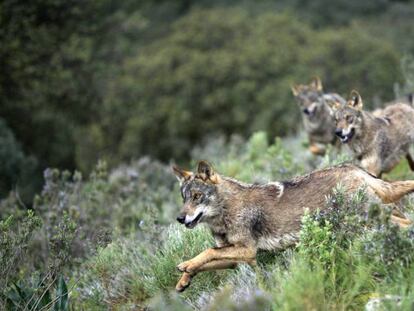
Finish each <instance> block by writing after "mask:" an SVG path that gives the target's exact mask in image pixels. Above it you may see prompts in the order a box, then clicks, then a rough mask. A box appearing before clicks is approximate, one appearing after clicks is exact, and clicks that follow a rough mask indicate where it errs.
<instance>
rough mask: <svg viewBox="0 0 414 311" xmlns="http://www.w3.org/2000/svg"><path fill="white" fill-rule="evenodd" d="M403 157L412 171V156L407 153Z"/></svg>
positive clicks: (413, 162) (413, 165) (413, 161)
mask: <svg viewBox="0 0 414 311" xmlns="http://www.w3.org/2000/svg"><path fill="white" fill-rule="evenodd" d="M405 158H406V159H407V161H408V165H409V166H410V169H411V171H414V160H413V157H412V156H411V154H410V153H407V155H406V156H405Z"/></svg>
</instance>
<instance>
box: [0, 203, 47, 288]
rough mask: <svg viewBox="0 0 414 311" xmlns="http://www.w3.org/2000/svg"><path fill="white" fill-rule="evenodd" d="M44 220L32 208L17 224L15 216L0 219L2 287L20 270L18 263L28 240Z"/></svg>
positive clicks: (0, 272)
mask: <svg viewBox="0 0 414 311" xmlns="http://www.w3.org/2000/svg"><path fill="white" fill-rule="evenodd" d="M41 225H42V221H41V219H40V218H39V217H38V216H35V214H34V212H33V211H32V210H29V211H27V216H26V217H24V218H23V220H22V221H21V222H20V223H19V224H16V222H15V221H14V217H13V216H12V215H11V216H9V217H8V218H6V219H4V220H1V221H0V233H1V234H0V263H1V267H0V287H1V288H4V287H5V286H6V285H7V284H8V281H9V277H10V276H12V277H13V274H15V273H17V272H18V263H19V262H20V261H21V260H22V258H23V256H24V255H25V254H26V251H27V248H28V242H29V240H30V239H31V238H32V236H33V234H34V232H35V231H36V230H37V229H38V228H39V227H41Z"/></svg>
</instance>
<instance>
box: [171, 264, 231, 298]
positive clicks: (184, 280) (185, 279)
mask: <svg viewBox="0 0 414 311" xmlns="http://www.w3.org/2000/svg"><path fill="white" fill-rule="evenodd" d="M236 267H237V262H236V261H232V260H225V259H224V260H214V261H210V262H209V263H206V264H205V265H202V266H201V267H200V268H199V269H197V271H195V272H192V273H188V272H184V273H183V274H182V276H181V278H180V280H179V281H178V283H177V285H176V286H175V289H176V291H178V292H182V291H184V290H185V289H186V288H187V287H188V286H189V285H190V283H191V279H192V278H193V277H194V276H195V275H196V274H198V273H199V272H204V271H211V270H220V269H234V268H236Z"/></svg>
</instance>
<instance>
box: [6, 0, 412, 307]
mask: <svg viewBox="0 0 414 311" xmlns="http://www.w3.org/2000/svg"><path fill="white" fill-rule="evenodd" d="M413 13H414V4H413V2H412V1H403V0H401V1H386V0H373V1H369V2H363V1H357V0H348V1H344V0H340V1H334V2H332V1H327V0H314V1H303V0H293V1H291V0H289V1H288V0H282V1H277V2H276V1H270V0H263V1H259V2H258V1H249V0H246V1H234V0H213V1H206V0H176V1H153V0H146V1H132V0H126V1H113V0H101V1H94V0H84V1H71V0H69V1H68V0H66V1H63V0H48V1H44V0H35V1H30V2H28V1H21V0H3V1H2V2H1V3H0V15H1V17H0V43H1V44H0V68H1V74H0V309H1V310H3V309H5V310H22V309H23V310H52V309H53V310H136V309H144V308H149V309H150V310H177V311H178V310H194V309H195V310H198V309H203V310H252V309H257V310H333V309H334V310H335V309H341V310H343V309H352V310H354V309H356V310H362V309H364V307H365V305H366V304H367V303H368V304H375V303H378V304H380V305H381V306H382V307H383V309H386V310H412V309H413V306H414V298H413V297H414V282H413V280H414V255H413V254H414V231H413V229H412V228H411V229H406V230H400V229H399V228H396V227H395V226H393V225H392V224H390V223H389V221H388V219H389V217H390V214H389V213H390V210H389V208H390V207H389V206H383V205H378V204H376V203H374V202H369V201H368V200H367V198H366V197H365V194H364V189H360V191H359V192H358V193H356V194H355V195H353V196H349V195H348V194H346V193H344V192H343V190H342V189H341V186H340V185H338V186H337V188H336V190H335V192H334V193H333V195H332V197H329V198H327V202H326V204H327V209H325V210H324V212H323V213H322V212H318V213H315V214H306V215H305V216H304V218H303V220H302V221H303V228H302V231H301V233H300V242H299V243H298V245H297V247H295V248H291V249H287V250H285V251H282V252H260V253H259V254H258V266H257V267H254V268H253V267H250V266H248V265H245V264H240V265H239V266H238V267H237V269H235V270H226V271H217V272H208V273H207V272H206V273H201V274H200V275H198V276H197V277H195V278H194V280H193V281H192V284H191V287H189V288H188V289H187V290H186V291H185V292H184V293H182V294H177V293H175V292H174V286H175V283H176V282H177V280H178V278H179V275H180V274H179V273H178V271H177V270H176V269H175V267H176V265H177V264H178V263H180V262H181V261H183V260H186V259H188V258H190V257H192V256H194V255H196V254H197V253H199V252H200V251H202V250H203V249H205V248H207V247H209V246H211V245H213V239H212V237H211V235H210V233H209V232H208V230H206V228H205V227H203V226H199V227H197V228H195V229H194V230H188V229H186V228H184V227H183V226H180V225H178V224H176V223H175V221H174V220H175V218H176V216H177V213H178V211H179V209H180V206H181V204H182V202H181V198H180V194H179V188H178V183H177V181H176V179H175V177H174V176H173V174H172V173H171V170H170V167H169V164H167V163H171V162H178V163H180V164H182V165H183V166H186V167H191V165H194V164H195V161H197V160H199V159H207V160H209V161H211V162H212V163H214V165H215V167H216V169H217V171H218V172H220V173H222V174H224V175H226V176H232V177H235V178H238V179H240V180H243V181H246V182H266V181H269V180H285V179H288V178H291V177H293V176H296V175H299V174H304V173H306V172H308V171H310V170H311V169H315V168H322V167H326V166H330V165H334V164H337V163H341V162H343V161H346V160H348V159H349V157H348V156H347V155H346V154H338V152H337V151H336V150H334V149H333V148H331V149H329V151H328V153H327V154H326V155H325V157H323V158H314V157H312V156H311V155H310V153H309V152H308V151H307V149H306V143H307V142H306V138H305V135H304V133H303V132H302V131H301V130H300V126H298V124H299V120H300V112H299V111H298V109H297V106H296V104H295V103H294V100H293V97H292V95H291V92H290V84H291V83H293V82H299V83H304V82H307V81H308V80H309V79H310V78H311V76H313V75H319V76H320V77H321V78H322V81H323V84H324V87H325V88H326V90H329V91H336V92H338V93H340V94H342V95H344V96H346V95H347V93H348V92H349V91H350V90H351V89H353V88H356V89H358V90H359V91H360V93H361V94H362V96H363V98H364V102H365V103H366V104H367V106H368V107H370V108H372V107H374V106H378V105H381V103H382V102H384V101H387V100H391V99H393V98H394V97H396V96H402V95H404V94H406V93H408V92H414V76H413V74H414V70H413V64H414V61H413V55H414V41H413V40H409V39H408V38H413V37H414V24H413V23H412V16H413ZM172 159H173V160H172ZM407 167H408V165H407V164H406V163H405V162H402V163H400V165H399V166H398V167H397V168H396V169H395V170H394V171H393V172H391V173H390V174H386V176H385V177H384V178H386V179H390V180H393V179H414V176H413V174H412V172H410V171H409V170H408V169H407ZM398 208H400V209H403V210H404V211H405V212H406V213H407V214H408V215H409V216H410V217H411V219H414V218H413V217H414V201H413V197H412V196H411V197H408V198H405V199H404V201H403V202H401V204H400V206H398ZM375 299H376V300H375Z"/></svg>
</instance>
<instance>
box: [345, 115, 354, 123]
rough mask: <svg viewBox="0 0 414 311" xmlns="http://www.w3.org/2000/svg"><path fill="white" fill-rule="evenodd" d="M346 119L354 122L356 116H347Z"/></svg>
mask: <svg viewBox="0 0 414 311" xmlns="http://www.w3.org/2000/svg"><path fill="white" fill-rule="evenodd" d="M346 121H347V122H348V123H352V122H354V117H353V116H346Z"/></svg>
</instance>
